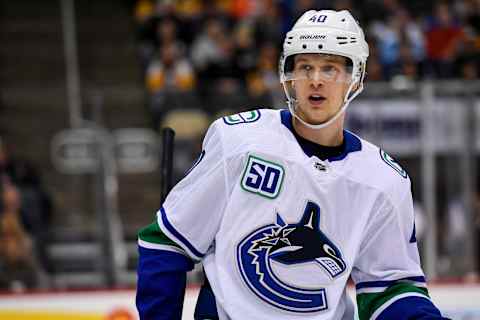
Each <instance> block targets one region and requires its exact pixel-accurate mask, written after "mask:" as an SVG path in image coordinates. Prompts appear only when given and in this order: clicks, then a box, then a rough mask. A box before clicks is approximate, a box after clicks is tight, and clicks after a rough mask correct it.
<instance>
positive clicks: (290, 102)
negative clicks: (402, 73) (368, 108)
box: [283, 77, 363, 130]
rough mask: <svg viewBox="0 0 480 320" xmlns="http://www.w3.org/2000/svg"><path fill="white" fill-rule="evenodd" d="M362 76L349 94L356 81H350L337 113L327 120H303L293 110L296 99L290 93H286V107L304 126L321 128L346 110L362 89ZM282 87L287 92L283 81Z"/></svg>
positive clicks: (295, 106) (295, 105)
mask: <svg viewBox="0 0 480 320" xmlns="http://www.w3.org/2000/svg"><path fill="white" fill-rule="evenodd" d="M362 80H363V77H362V79H360V81H359V82H358V83H359V87H358V89H357V90H356V91H355V92H354V93H353V94H352V95H351V96H350V97H348V96H349V95H350V93H351V91H352V89H353V87H354V86H355V84H356V83H357V82H352V84H350V87H349V88H348V91H347V93H346V94H345V97H344V99H343V106H342V107H341V108H340V110H338V111H337V113H335V114H334V115H333V116H332V117H331V118H330V119H328V120H327V121H325V122H322V123H320V124H311V123H308V122H306V121H305V120H303V119H302V118H301V117H300V116H299V115H297V113H296V112H295V109H296V108H297V100H296V99H294V98H291V97H290V94H287V104H288V109H289V110H290V113H291V114H292V115H293V116H294V117H295V118H297V119H298V121H300V122H301V123H302V124H303V125H305V126H306V127H308V128H310V129H316V130H317V129H322V128H325V127H327V126H329V125H330V124H332V123H333V122H334V121H335V120H337V119H338V118H339V117H340V116H341V115H342V114H343V113H344V112H345V110H347V108H348V106H349V104H350V102H351V101H352V100H353V99H354V98H355V97H356V96H357V95H359V94H360V92H362V91H363V81H362ZM283 87H284V88H285V92H288V90H286V85H285V82H284V83H283Z"/></svg>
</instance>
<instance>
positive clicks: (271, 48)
mask: <svg viewBox="0 0 480 320" xmlns="http://www.w3.org/2000/svg"><path fill="white" fill-rule="evenodd" d="M279 55H280V54H279V50H278V48H277V47H276V46H275V45H274V44H273V43H265V44H264V45H262V47H261V48H260V49H259V55H258V59H257V65H256V68H255V69H254V70H252V71H251V72H250V73H249V74H248V76H247V89H248V94H249V98H250V103H249V104H250V105H252V106H258V107H261V108H268V107H279V108H281V107H283V106H284V105H285V98H284V96H283V93H282V91H281V86H280V83H279V81H278V70H277V66H278V63H277V61H278V59H279Z"/></svg>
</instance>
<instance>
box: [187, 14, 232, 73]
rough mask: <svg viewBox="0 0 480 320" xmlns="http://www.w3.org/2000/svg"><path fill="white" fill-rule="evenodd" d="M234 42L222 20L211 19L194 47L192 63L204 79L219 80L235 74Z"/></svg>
mask: <svg viewBox="0 0 480 320" xmlns="http://www.w3.org/2000/svg"><path fill="white" fill-rule="evenodd" d="M233 50H234V42H233V41H232V39H231V38H230V37H229V30H227V27H226V25H225V24H224V23H223V21H222V20H220V19H217V18H211V19H209V20H208V21H207V22H206V24H205V27H204V29H203V31H202V32H201V33H200V34H199V35H198V37H197V38H196V39H195V41H194V43H193V46H192V51H191V53H192V61H193V64H194V66H195V69H196V70H197V71H198V72H199V74H201V75H202V78H203V77H205V78H219V77H222V76H233V77H237V76H238V74H235V71H236V70H234V68H232V64H233Z"/></svg>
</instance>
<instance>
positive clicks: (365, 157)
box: [348, 138, 411, 201]
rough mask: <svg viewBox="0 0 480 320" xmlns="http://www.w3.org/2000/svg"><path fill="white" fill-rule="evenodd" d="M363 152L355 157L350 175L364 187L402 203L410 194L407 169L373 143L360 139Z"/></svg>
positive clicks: (351, 164) (351, 163)
mask: <svg viewBox="0 0 480 320" xmlns="http://www.w3.org/2000/svg"><path fill="white" fill-rule="evenodd" d="M359 139H360V141H361V143H362V150H361V151H360V152H359V153H357V154H354V155H353V157H352V158H353V160H354V161H351V162H350V165H349V169H350V170H349V172H348V175H349V177H350V178H351V179H353V180H356V181H357V182H360V183H362V184H364V185H368V186H370V187H372V188H375V189H377V190H379V191H381V192H382V193H385V194H386V195H387V196H388V197H389V198H391V199H392V200H394V201H397V200H398V201H401V200H402V199H403V197H404V195H405V194H406V192H410V186H411V182H410V177H409V176H408V174H407V172H406V170H405V169H403V168H402V166H401V165H400V164H399V163H398V162H397V161H396V160H395V159H394V158H393V157H392V156H390V155H389V154H388V153H387V152H385V151H384V150H383V149H381V148H379V147H378V146H376V145H374V144H373V143H371V142H369V141H367V140H365V139H362V138H359Z"/></svg>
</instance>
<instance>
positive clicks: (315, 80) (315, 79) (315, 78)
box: [310, 70, 325, 88]
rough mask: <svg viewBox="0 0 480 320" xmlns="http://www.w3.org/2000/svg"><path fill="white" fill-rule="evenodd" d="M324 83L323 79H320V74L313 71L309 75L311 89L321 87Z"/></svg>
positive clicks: (317, 71)
mask: <svg viewBox="0 0 480 320" xmlns="http://www.w3.org/2000/svg"><path fill="white" fill-rule="evenodd" d="M324 82H325V79H324V78H323V77H322V72H321V71H319V70H315V71H313V72H311V73H310V85H311V86H312V87H313V88H318V87H321V86H322V85H323V84H324Z"/></svg>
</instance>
